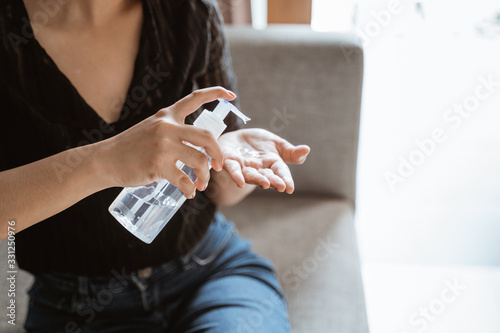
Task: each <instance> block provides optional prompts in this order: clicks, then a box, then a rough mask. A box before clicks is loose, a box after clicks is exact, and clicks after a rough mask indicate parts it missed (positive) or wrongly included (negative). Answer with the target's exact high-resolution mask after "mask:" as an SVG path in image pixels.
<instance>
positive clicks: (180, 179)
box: [160, 165, 196, 199]
mask: <svg viewBox="0 0 500 333" xmlns="http://www.w3.org/2000/svg"><path fill="white" fill-rule="evenodd" d="M160 176H161V178H163V179H168V181H169V182H170V183H171V184H172V185H174V186H175V187H177V188H178V189H179V190H181V192H182V193H183V194H184V196H185V197H186V198H188V199H192V198H194V196H195V194H196V187H195V185H194V184H193V182H192V181H191V179H189V177H188V176H187V175H186V174H185V173H184V172H182V171H181V170H180V169H179V168H178V167H177V166H176V165H172V166H171V167H170V168H169V170H168V176H166V175H160Z"/></svg>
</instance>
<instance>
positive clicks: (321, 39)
mask: <svg viewBox="0 0 500 333" xmlns="http://www.w3.org/2000/svg"><path fill="white" fill-rule="evenodd" d="M226 33H227V37H228V40H229V44H230V48H231V54H232V58H233V67H234V70H235V73H236V75H237V77H238V93H239V98H240V103H241V109H242V111H243V112H244V113H246V114H247V115H249V116H250V117H251V118H252V121H251V122H250V123H248V125H247V126H248V127H261V128H265V129H268V130H270V131H272V132H274V133H276V134H278V135H280V136H282V137H283V138H285V139H287V140H288V141H290V142H291V143H294V144H307V145H309V146H310V147H311V153H310V155H309V157H308V160H307V162H306V163H305V164H304V165H301V166H292V167H291V169H292V173H293V176H294V179H295V185H296V193H297V194H298V193H300V194H320V195H328V196H336V197H342V198H346V199H349V200H351V201H352V202H353V203H354V201H355V189H356V159H357V151H358V149H357V148H358V134H359V118H360V103H361V89H362V78H363V52H362V49H361V47H360V45H359V43H358V42H357V41H356V38H355V37H354V36H351V35H348V34H341V33H321V32H315V31H312V30H311V29H310V28H308V27H307V26H290V25H287V26H272V27H270V28H268V29H266V30H254V29H252V28H251V27H237V26H236V27H235V26H233V27H228V28H227V29H226Z"/></svg>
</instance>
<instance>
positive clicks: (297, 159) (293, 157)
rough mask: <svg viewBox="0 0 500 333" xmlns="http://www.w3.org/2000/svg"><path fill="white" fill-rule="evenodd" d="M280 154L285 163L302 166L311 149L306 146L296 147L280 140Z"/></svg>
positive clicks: (278, 145)
mask: <svg viewBox="0 0 500 333" xmlns="http://www.w3.org/2000/svg"><path fill="white" fill-rule="evenodd" d="M277 149H278V153H279V154H280V156H281V158H282V159H283V161H284V162H285V163H292V164H302V163H304V162H305V160H306V157H307V155H308V154H309V152H310V151H311V148H309V146H306V145H300V146H294V145H292V144H291V143H290V142H288V141H286V140H285V139H282V138H280V140H279V141H278V144H277Z"/></svg>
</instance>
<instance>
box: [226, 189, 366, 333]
mask: <svg viewBox="0 0 500 333" xmlns="http://www.w3.org/2000/svg"><path fill="white" fill-rule="evenodd" d="M284 199H286V200H284ZM222 212H223V213H224V214H225V215H226V217H227V218H228V219H231V220H233V221H234V222H235V224H236V226H237V228H238V230H239V232H240V233H241V235H242V236H243V237H246V238H250V239H251V240H252V246H253V248H254V249H255V250H256V251H257V252H258V253H259V254H261V255H262V256H264V257H266V258H268V259H270V260H271V261H272V262H273V263H274V265H275V268H276V271H277V274H278V277H279V278H280V280H281V282H282V284H283V288H284V290H285V293H286V295H287V297H288V303H289V308H290V317H291V318H290V319H291V321H292V326H293V329H294V332H296V333H300V332H308V333H309V332H315V333H321V332H325V333H326V332H337V333H342V332H367V321H366V310H365V303H364V293H363V284H362V280H361V270H360V262H359V255H358V250H357V242H356V234H355V230H354V223H353V208H352V207H351V205H349V203H348V201H345V200H337V199H330V198H320V197H314V196H295V195H292V196H287V195H286V194H283V195H277V196H276V195H274V196H271V195H269V196H267V195H263V194H262V193H258V194H257V195H252V196H250V197H249V198H247V199H246V200H245V201H244V202H243V203H241V204H239V205H237V206H234V207H228V208H224V209H223V210H222Z"/></svg>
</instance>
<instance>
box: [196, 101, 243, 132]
mask: <svg viewBox="0 0 500 333" xmlns="http://www.w3.org/2000/svg"><path fill="white" fill-rule="evenodd" d="M229 112H233V113H234V114H235V115H237V116H238V117H240V118H241V119H242V120H243V122H244V123H245V124H246V123H247V121H249V120H250V118H248V117H247V116H245V115H244V114H243V113H242V112H241V111H240V110H238V109H237V108H236V107H235V106H234V105H233V104H231V103H229V102H228V101H226V100H225V99H221V98H219V104H218V105H217V107H216V108H215V109H214V110H213V111H212V112H210V111H208V110H203V112H202V113H201V114H200V115H199V116H198V118H196V120H195V121H194V123H193V125H195V126H196V127H199V128H203V129H207V130H209V131H210V132H212V134H213V135H214V137H215V138H216V139H217V138H218V137H219V136H220V135H221V134H222V132H224V130H225V129H226V127H227V126H226V124H224V119H225V118H226V117H227V115H228V114H229Z"/></svg>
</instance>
